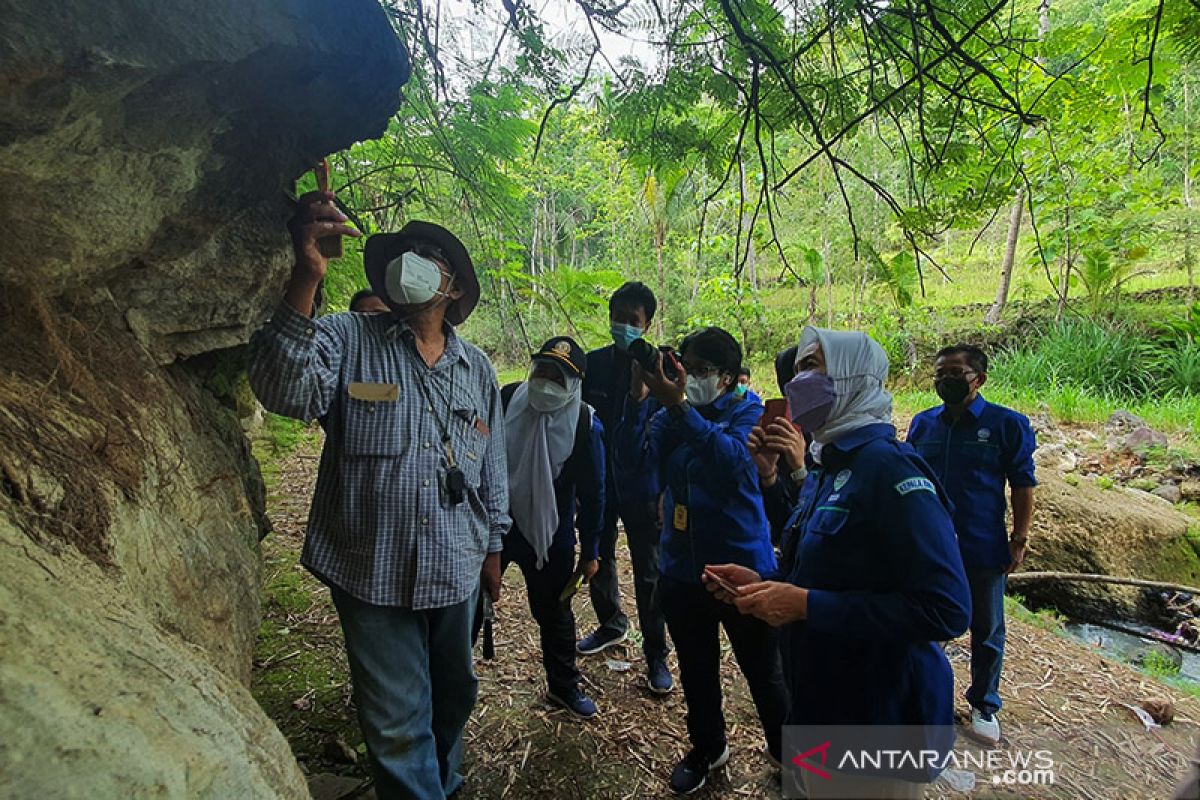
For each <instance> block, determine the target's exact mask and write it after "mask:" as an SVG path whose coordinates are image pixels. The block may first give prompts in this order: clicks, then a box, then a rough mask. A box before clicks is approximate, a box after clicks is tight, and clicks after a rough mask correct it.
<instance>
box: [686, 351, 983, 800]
mask: <svg viewBox="0 0 1200 800" xmlns="http://www.w3.org/2000/svg"><path fill="white" fill-rule="evenodd" d="M796 369H797V374H796V376H795V377H794V378H792V379H791V381H789V383H788V384H787V386H786V394H787V397H788V405H789V411H790V413H791V416H792V420H793V421H794V422H796V423H798V424H799V425H800V426H801V427H802V428H804V429H805V430H806V431H808V432H811V433H812V436H813V440H814V447H813V455H814V462H815V465H814V468H813V470H812V472H811V473H810V474H809V475H808V478H807V480H806V483H805V485H804V487H803V488H802V490H801V493H800V500H799V503H798V504H797V506H796V508H795V509H794V511H793V512H792V513H791V515H790V516H789V517H788V518H787V519H786V520H781V519H772V520H771V522H772V525H773V526H781V527H782V541H783V556H782V559H781V561H780V570H779V572H778V573H777V574H776V575H771V576H766V575H764V576H759V575H757V574H755V573H753V572H751V571H750V570H747V569H746V568H745V567H740V566H737V565H733V564H726V565H716V566H710V567H709V568H708V573H711V575H709V574H706V576H705V582H706V584H707V585H708V588H709V590H710V591H712V592H714V593H716V594H718V595H719V596H721V597H723V598H725V599H727V600H729V601H731V602H734V603H735V604H736V605H737V607H738V608H739V609H740V610H741V611H742V613H745V614H752V615H754V616H755V617H758V618H759V619H762V620H765V621H767V622H769V623H771V624H772V625H777V626H782V627H783V636H782V651H783V663H784V675H785V677H786V679H787V681H788V684H789V688H790V700H791V707H790V709H789V712H788V716H787V724H788V725H790V726H816V725H820V726H832V725H853V726H864V727H863V728H862V729H861V730H862V731H864V735H865V732H873V733H875V735H876V736H878V737H881V741H879V742H877V743H878V744H879V745H880V746H881V747H886V748H887V749H895V750H900V751H903V752H912V753H913V756H912V759H911V760H907V759H905V758H901V759H900V760H899V766H898V767H895V765H894V764H893V767H889V768H885V769H865V768H864V769H857V770H850V771H845V772H839V771H836V770H829V772H830V774H831V777H830V778H829V779H817V780H813V775H812V774H811V773H808V772H804V771H803V770H800V769H793V768H792V767H791V766H790V765H791V763H792V762H791V759H792V758H793V757H794V756H796V755H797V753H798V752H801V751H800V750H796V749H794V748H789V747H788V744H789V743H788V741H787V739H786V738H785V747H784V751H783V756H784V758H783V761H784V763H785V764H788V765H789V766H788V772H787V773H785V775H784V778H785V781H794V780H797V779H799V780H803V781H804V789H805V791H806V792H807V796H808V797H814V798H815V797H889V798H891V797H922V796H923V790H924V785H925V783H926V782H928V781H930V780H932V779H933V778H934V777H936V775H937V773H938V771H939V770H938V768H937V767H936V766H930V765H928V759H925V760H924V761H922V760H921V754H920V752H917V751H922V752H928V751H931V750H932V751H935V752H938V753H944V752H946V751H948V750H949V748H950V746H951V744H952V743H953V741H954V675H953V673H952V672H951V670H950V664H949V662H948V661H947V660H946V655H945V653H943V652H942V649H941V647H940V646H939V642H942V641H946V640H948V639H953V638H955V637H957V636H960V635H961V634H962V633H963V632H964V631H965V630H966V628H967V623H968V621H969V620H970V614H971V598H970V591H969V589H968V587H967V579H966V575H965V574H964V571H963V565H962V558H961V556H960V555H959V552H958V541H957V539H956V537H955V533H954V524H953V522H952V520H951V518H950V512H949V507H948V502H947V500H946V498H945V494H944V493H943V492H942V490H941V487H940V485H939V484H938V483H937V480H936V479H935V478H934V477H933V474H932V472H931V471H930V469H929V466H928V465H927V464H926V463H925V462H924V461H922V460H921V458H920V457H919V456H918V455H917V454H916V452H915V451H914V450H913V449H912V448H911V447H909V446H908V445H906V444H904V443H902V442H899V441H897V440H896V429H895V428H893V427H892V425H891V396H890V395H889V394H888V392H887V391H886V390H885V389H884V388H883V387H884V381H885V380H886V378H887V371H888V362H887V356H886V355H885V354H884V352H883V348H881V347H880V346H879V344H878V343H877V342H875V341H874V340H872V339H871V338H870V337H869V336H867V335H865V334H863V333H856V332H837V331H829V330H823V329H818V328H806V329H805V330H804V334H803V336H802V337H801V339H800V345H799V347H798V349H797V359H796ZM764 578H765V579H766V580H764ZM718 579H719V580H718ZM721 583H725V584H726V585H727V586H730V587H731V588H732V591H726V590H725V589H722V588H721ZM867 726H869V727H867ZM785 730H788V729H785ZM791 744H792V745H798V744H800V743H799V742H793V743H791ZM807 746H809V747H811V743H810V744H809V745H807ZM841 758H842V754H840V753H837V754H835V753H832V752H831V753H829V761H830V763H834V762H835V759H836V760H837V762H838V763H841ZM885 766H886V765H885ZM788 785H789V786H790V785H791V784H790V783H789V784H788Z"/></svg>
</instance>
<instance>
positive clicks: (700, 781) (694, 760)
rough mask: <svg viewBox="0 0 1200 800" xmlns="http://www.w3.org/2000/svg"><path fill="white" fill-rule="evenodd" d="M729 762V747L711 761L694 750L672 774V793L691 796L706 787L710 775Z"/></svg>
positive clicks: (726, 746)
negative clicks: (705, 782) (705, 783)
mask: <svg viewBox="0 0 1200 800" xmlns="http://www.w3.org/2000/svg"><path fill="white" fill-rule="evenodd" d="M728 760H729V745H725V749H724V750H722V751H721V754H720V755H719V756H717V757H716V758H714V759H710V758H709V757H708V756H706V755H704V753H702V752H700V751H699V750H697V749H696V748H694V747H693V748H692V749H691V751H689V752H688V754H687V755H686V756H684V758H683V761H680V762H679V764H678V765H677V766H676V767H675V769H674V770H672V772H671V791H672V792H675V794H691V793H692V792H694V791H696V790H697V789H699V788H700V787H701V786H703V785H704V781H706V780H708V773H710V772H712V771H713V770H714V769H716V768H717V767H721V766H724V764H725V762H726V761H728Z"/></svg>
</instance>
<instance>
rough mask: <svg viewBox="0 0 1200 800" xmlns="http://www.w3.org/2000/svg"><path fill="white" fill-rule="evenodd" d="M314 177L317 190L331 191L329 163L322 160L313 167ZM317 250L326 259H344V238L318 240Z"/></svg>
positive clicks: (327, 237) (328, 237)
mask: <svg viewBox="0 0 1200 800" xmlns="http://www.w3.org/2000/svg"><path fill="white" fill-rule="evenodd" d="M313 176H314V177H315V178H316V179H317V190H318V191H321V192H328V191H329V162H328V161H327V160H325V159H323V158H322V159H321V162H320V163H319V164H317V165H316V166H315V167H313ZM317 248H318V249H319V250H320V251H321V255H323V256H325V257H326V258H341V257H342V237H340V236H325V237H323V238H321V239H318V240H317Z"/></svg>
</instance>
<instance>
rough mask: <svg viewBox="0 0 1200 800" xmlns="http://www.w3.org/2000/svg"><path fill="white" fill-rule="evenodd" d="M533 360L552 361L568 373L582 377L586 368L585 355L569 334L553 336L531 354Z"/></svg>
mask: <svg viewBox="0 0 1200 800" xmlns="http://www.w3.org/2000/svg"><path fill="white" fill-rule="evenodd" d="M533 360H534V361H553V362H554V363H555V364H558V365H559V366H561V367H562V368H563V369H565V370H566V371H567V374H568V375H574V376H575V377H577V378H582V377H583V373H584V371H585V370H586V369H587V355H586V354H585V353H584V352H583V348H582V347H580V346H579V345H577V344H575V340H574V339H572V338H571V337H570V336H555V337H554V338H553V339H550V340H549V341H547V342H546V343H545V344H544V345H542V349H541V350H538V351H537V352H536V353H534V354H533Z"/></svg>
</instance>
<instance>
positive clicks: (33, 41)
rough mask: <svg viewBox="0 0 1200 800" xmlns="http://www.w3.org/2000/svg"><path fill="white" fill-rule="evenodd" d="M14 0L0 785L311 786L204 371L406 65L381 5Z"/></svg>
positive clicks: (204, 792) (285, 793) (235, 469)
mask: <svg viewBox="0 0 1200 800" xmlns="http://www.w3.org/2000/svg"><path fill="white" fill-rule="evenodd" d="M0 18H3V19H4V24H3V25H2V26H0V184H3V186H4V190H3V191H2V192H0V218H2V219H3V220H4V221H5V225H6V234H5V237H4V244H3V245H2V246H0V574H3V575H4V578H3V580H2V581H0V709H2V711H0V796H5V797H47V798H50V797H55V798H57V797H75V796H79V797H84V796H86V797H150V796H153V797H181V798H182V797H214V798H235V797H238V798H240V797H276V796H277V797H287V798H293V797H299V796H304V795H305V794H306V789H305V785H304V780H303V776H302V775H301V773H300V770H299V769H298V767H297V765H296V763H295V760H294V759H293V758H292V757H291V753H290V751H289V749H288V746H287V742H286V741H285V740H284V739H283V737H282V736H281V735H280V734H279V732H278V730H276V729H275V727H274V726H273V725H272V724H271V722H270V721H269V720H268V719H267V718H266V717H265V715H263V713H262V711H261V710H260V709H259V708H258V706H257V705H256V704H255V703H254V701H253V699H252V698H251V696H250V694H249V692H248V691H247V688H246V684H247V680H248V677H249V670H250V657H251V649H252V647H253V643H254V638H255V633H256V630H257V626H258V595H259V573H260V558H259V553H258V540H259V534H260V532H261V530H262V527H263V524H264V521H263V517H262V513H263V505H262V488H261V482H260V481H259V480H258V476H257V469H256V467H255V466H254V464H253V461H252V459H251V458H250V456H249V453H248V450H247V447H246V443H245V441H244V439H243V437H242V435H241V431H240V428H239V426H238V421H237V418H236V416H235V414H234V413H233V412H232V411H231V410H230V409H229V408H228V407H226V406H225V405H223V404H222V403H221V402H220V401H219V400H218V398H217V396H216V394H218V393H219V392H214V387H218V386H220V385H222V384H226V383H228V382H227V381H226V380H224V377H225V376H226V375H227V374H229V373H230V372H235V371H236V360H235V359H231V358H230V357H229V356H228V354H227V350H226V349H227V348H233V347H236V346H237V345H240V344H241V343H243V342H244V341H245V340H246V338H247V336H248V334H249V332H250V331H251V330H252V329H253V328H254V327H255V326H257V325H258V324H259V323H260V322H261V321H262V320H263V319H264V317H265V316H266V315H267V314H268V313H269V310H270V307H271V306H272V304H273V303H274V302H275V301H276V298H278V296H279V291H280V288H281V286H282V283H283V281H284V279H285V277H286V269H287V265H288V263H289V260H288V252H287V242H286V236H285V233H284V221H285V220H286V218H287V216H288V214H289V212H290V201H289V198H288V192H289V191H290V187H291V182H292V179H294V178H295V177H296V176H298V175H299V174H300V173H301V172H303V171H304V170H305V169H306V168H307V167H308V166H309V165H310V164H311V163H312V162H313V161H314V160H315V159H317V158H319V157H320V156H322V155H323V154H325V153H328V152H332V151H335V150H337V149H340V148H344V147H346V146H347V145H349V144H351V143H352V142H354V141H356V140H358V139H362V138H366V137H370V136H373V135H377V134H378V133H379V132H381V130H382V129H383V127H384V125H385V124H386V122H387V120H388V118H389V117H390V115H391V113H392V112H393V111H394V110H395V108H396V107H397V106H398V104H399V101H400V97H399V89H400V86H401V84H402V83H403V81H404V80H405V78H406V77H407V70H408V65H407V61H406V58H405V56H404V54H403V51H402V49H401V48H400V46H399V44H398V42H397V40H396V38H395V36H394V34H393V32H392V29H391V26H390V24H389V22H388V19H387V17H386V15H385V13H384V11H383V10H382V9H381V8H380V7H379V6H378V5H377V4H376V3H375V2H374V0H340V2H336V3H334V2H327V0H290V1H289V0H245V2H240V3H222V4H211V3H186V2H181V1H180V0H155V1H154V2H148V1H146V0H113V2H108V3H73V2H54V1H53V0H52V1H51V2H49V3H47V2H33V0H0ZM230 364H233V366H232V367H231V366H230Z"/></svg>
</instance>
